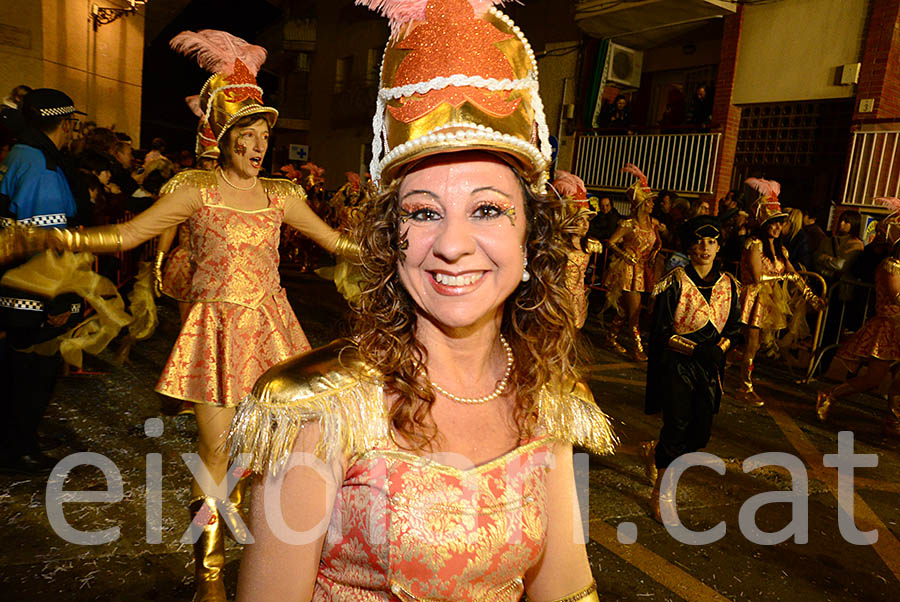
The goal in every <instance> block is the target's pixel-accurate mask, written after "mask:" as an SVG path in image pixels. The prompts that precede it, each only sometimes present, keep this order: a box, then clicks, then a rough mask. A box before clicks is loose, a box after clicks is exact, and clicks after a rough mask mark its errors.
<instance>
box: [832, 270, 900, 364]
mask: <svg viewBox="0 0 900 602" xmlns="http://www.w3.org/2000/svg"><path fill="white" fill-rule="evenodd" d="M898 277H900V260H897V259H893V258H891V257H888V258H887V259H885V260H883V261H882V262H881V264H879V266H878V270H877V271H876V272H875V315H874V316H872V317H871V318H869V319H868V320H866V323H865V324H863V325H862V328H860V329H859V330H857V331H856V332H855V333H853V336H851V337H850V338H849V339H847V341H846V342H845V343H844V344H843V345H841V348H840V349H839V350H838V353H837V355H838V357H842V358H844V359H848V360H856V361H858V360H861V359H867V358H872V357H874V358H876V359H879V360H890V361H896V360H900V332H898V328H900V303H898V300H897V298H896V297H894V296H893V295H891V293H890V286H889V282H890V281H891V280H892V279H895V278H898Z"/></svg>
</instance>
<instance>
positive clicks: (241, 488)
mask: <svg viewBox="0 0 900 602" xmlns="http://www.w3.org/2000/svg"><path fill="white" fill-rule="evenodd" d="M249 486H250V477H249V476H245V477H241V479H240V480H239V481H238V482H237V483H236V484H235V486H234V489H232V490H231V495H229V496H228V501H227V502H225V503H224V504H223V505H222V506H223V511H222V513H221V517H222V522H223V523H225V535H227V536H228V537H230V538H232V539H233V540H234V541H236V542H237V543H240V544H246V543H251V542H252V538H251V536H250V530H249V529H248V528H247V508H246V506H247V504H246V501H247V488H248V487H249Z"/></svg>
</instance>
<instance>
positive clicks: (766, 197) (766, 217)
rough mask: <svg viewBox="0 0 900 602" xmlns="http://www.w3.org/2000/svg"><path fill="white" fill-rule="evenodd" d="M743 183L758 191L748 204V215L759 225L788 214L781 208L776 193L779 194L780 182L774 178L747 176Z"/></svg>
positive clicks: (783, 217)
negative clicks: (753, 199)
mask: <svg viewBox="0 0 900 602" xmlns="http://www.w3.org/2000/svg"><path fill="white" fill-rule="evenodd" d="M744 184H746V185H747V186H750V187H751V188H753V189H754V190H755V191H756V192H758V193H759V197H758V198H757V199H756V200H755V201H753V203H752V204H751V205H750V215H751V216H753V219H754V220H756V223H757V224H759V225H760V226H765V225H766V224H767V223H768V222H770V221H772V220H774V219H785V218H787V217H788V214H787V213H785V212H784V211H782V210H781V203H780V202H779V201H778V195H779V194H781V184H779V183H778V182H776V181H775V180H764V179H763V178H747V179H746V180H744Z"/></svg>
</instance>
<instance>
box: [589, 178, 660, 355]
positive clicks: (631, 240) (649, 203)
mask: <svg viewBox="0 0 900 602" xmlns="http://www.w3.org/2000/svg"><path fill="white" fill-rule="evenodd" d="M622 171H623V172H625V173H630V174H631V175H633V176H634V177H636V178H637V180H636V181H635V183H634V184H632V185H631V187H629V188H628V190H627V191H626V192H625V194H626V196H627V197H628V200H629V201H631V217H630V218H629V219H626V220H622V221H621V222H619V227H618V228H616V231H615V232H613V235H612V236H610V237H609V246H608V250H609V251H610V252H611V253H612V257H611V259H610V261H609V266H608V267H607V269H606V275H605V276H604V278H603V287H604V288H605V289H606V291H607V292H606V304H605V306H604V310H605V309H606V308H608V307H612V308H614V309H615V310H616V317H615V318H614V319H613V321H612V323H611V324H610V327H609V331H608V333H607V335H608V343H609V345H610V346H612V348H613V349H614V350H615V351H618V352H619V353H626V351H625V348H624V347H623V346H622V345H621V343H619V341H618V335H619V334H620V331H621V330H622V327H623V326H624V325H627V327H628V333H629V334H630V335H631V357H632V358H633V359H634V360H636V361H645V360H646V359H647V355H646V354H645V353H644V346H643V344H642V343H641V330H640V325H639V321H640V314H641V293H644V292H649V291H652V290H653V281H654V267H655V264H656V254H657V253H658V252H659V250H660V248H661V247H662V241H661V239H660V229H661V228H662V229H663V230H664V227H663V226H661V225H660V223H659V221H658V220H657V219H656V218H653V217H651V216H650V213H652V211H653V199H654V198H655V196H656V195H655V194H654V193H653V192H652V191H651V190H650V188H649V186H648V185H647V176H645V175H644V174H643V172H641V170H640V169H638V167H637V166H636V165H633V164H631V163H627V164H626V165H625V167H623V168H622ZM622 294H624V296H625V308H624V311H623V309H622V308H621V307H620V306H619V296H620V295H622Z"/></svg>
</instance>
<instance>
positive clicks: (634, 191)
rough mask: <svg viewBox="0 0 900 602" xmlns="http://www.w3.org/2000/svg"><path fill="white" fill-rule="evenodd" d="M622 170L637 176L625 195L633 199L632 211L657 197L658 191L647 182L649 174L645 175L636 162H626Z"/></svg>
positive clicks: (630, 199)
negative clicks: (654, 190)
mask: <svg viewBox="0 0 900 602" xmlns="http://www.w3.org/2000/svg"><path fill="white" fill-rule="evenodd" d="M620 171H621V172H623V173H630V174H631V175H633V176H634V177H635V178H637V179H636V180H635V181H634V184H632V185H631V186H629V187H628V188H627V189H626V190H625V196H626V197H628V200H629V201H631V209H632V211H633V210H635V209H637V208H638V207H640V206H641V205H643V204H644V203H646V202H647V201H649V200H650V199H653V198H655V197H656V193H655V192H653V191H652V190H650V185H649V184H648V183H647V176H645V175H644V172H642V171H641V169H640V168H639V167H638V166H637V165H635V164H634V163H626V164H625V165H624V166H623V167H622V169H621V170H620Z"/></svg>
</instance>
